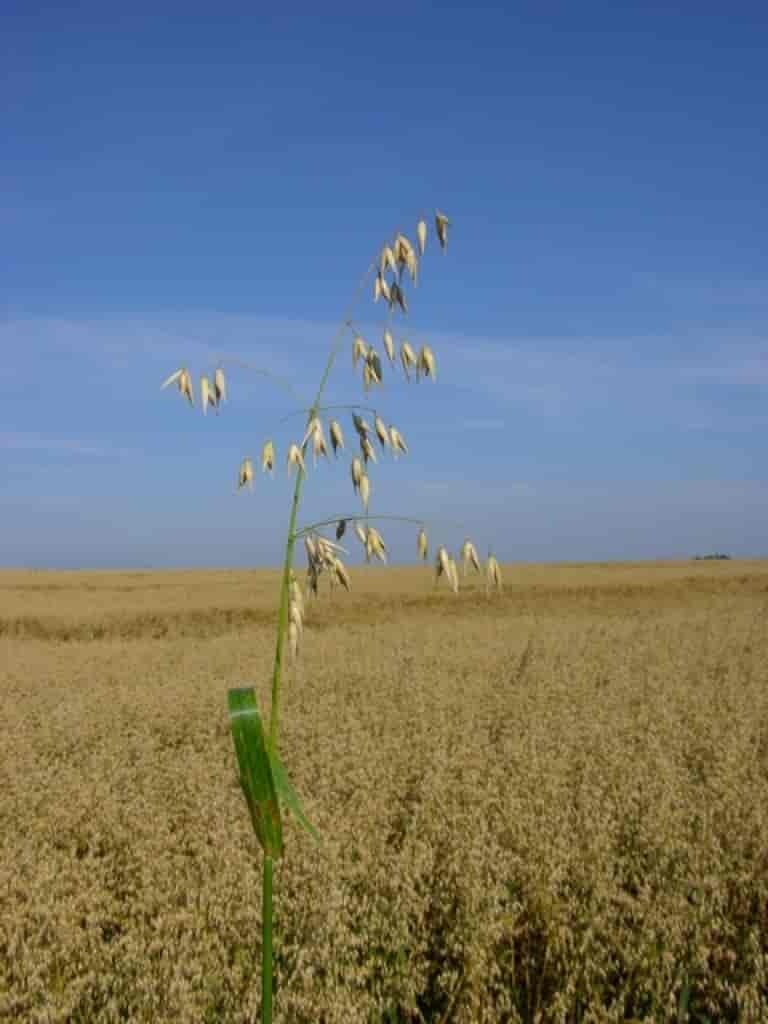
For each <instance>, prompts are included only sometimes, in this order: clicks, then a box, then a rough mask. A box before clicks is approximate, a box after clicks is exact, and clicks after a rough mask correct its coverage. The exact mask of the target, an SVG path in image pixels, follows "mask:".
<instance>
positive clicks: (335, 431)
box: [328, 420, 344, 455]
mask: <svg viewBox="0 0 768 1024" xmlns="http://www.w3.org/2000/svg"><path fill="white" fill-rule="evenodd" d="M328 432H329V433H330V435H331V444H332V445H333V454H334V455H336V453H337V452H338V450H339V448H343V447H344V433H343V431H342V429H341V424H340V423H339V422H338V421H337V420H330V422H329V423H328Z"/></svg>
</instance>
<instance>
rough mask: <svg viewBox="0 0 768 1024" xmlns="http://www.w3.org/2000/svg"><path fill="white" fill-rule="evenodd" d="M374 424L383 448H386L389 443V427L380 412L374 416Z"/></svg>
mask: <svg viewBox="0 0 768 1024" xmlns="http://www.w3.org/2000/svg"><path fill="white" fill-rule="evenodd" d="M373 426H374V429H375V430H376V436H377V437H378V439H379V444H380V445H381V447H382V448H386V447H387V446H388V445H389V434H388V433H387V427H386V424H385V423H384V420H383V419H382V418H381V416H379V415H378V413H377V414H376V415H375V416H374V420H373Z"/></svg>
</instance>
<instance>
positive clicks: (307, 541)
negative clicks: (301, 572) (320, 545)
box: [304, 535, 317, 565]
mask: <svg viewBox="0 0 768 1024" xmlns="http://www.w3.org/2000/svg"><path fill="white" fill-rule="evenodd" d="M304 550H305V551H306V552H307V562H308V563H309V564H310V565H312V564H313V563H314V562H316V561H317V547H316V545H315V542H314V540H313V538H312V537H310V536H309V535H308V536H306V537H305V538H304Z"/></svg>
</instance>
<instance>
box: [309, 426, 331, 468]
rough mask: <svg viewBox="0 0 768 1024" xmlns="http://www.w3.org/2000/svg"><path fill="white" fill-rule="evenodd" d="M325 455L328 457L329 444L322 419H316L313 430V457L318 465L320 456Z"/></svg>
mask: <svg viewBox="0 0 768 1024" xmlns="http://www.w3.org/2000/svg"><path fill="white" fill-rule="evenodd" d="M320 455H324V456H325V457H326V459H327V458H328V445H327V444H326V443H325V434H324V433H323V425H322V423H321V422H320V420H316V422H315V428H314V430H313V431H312V458H313V459H314V463H315V465H317V459H318V456H320Z"/></svg>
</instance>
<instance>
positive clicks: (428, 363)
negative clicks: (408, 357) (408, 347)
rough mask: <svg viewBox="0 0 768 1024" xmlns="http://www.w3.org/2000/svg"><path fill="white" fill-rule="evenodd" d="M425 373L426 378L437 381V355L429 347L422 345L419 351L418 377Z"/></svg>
mask: <svg viewBox="0 0 768 1024" xmlns="http://www.w3.org/2000/svg"><path fill="white" fill-rule="evenodd" d="M419 373H423V374H424V376H425V377H431V378H432V380H435V379H436V377H437V362H436V360H435V353H434V352H433V351H432V349H431V348H430V347H429V345H422V346H421V348H420V349H419V357H418V364H417V367H416V375H417V376H418V375H419Z"/></svg>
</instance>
